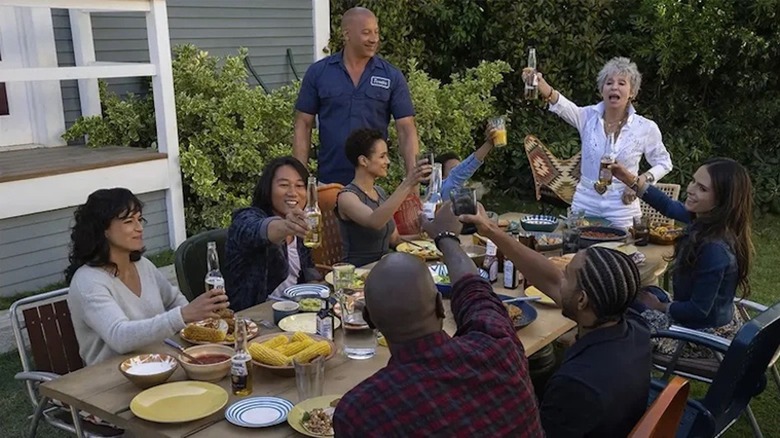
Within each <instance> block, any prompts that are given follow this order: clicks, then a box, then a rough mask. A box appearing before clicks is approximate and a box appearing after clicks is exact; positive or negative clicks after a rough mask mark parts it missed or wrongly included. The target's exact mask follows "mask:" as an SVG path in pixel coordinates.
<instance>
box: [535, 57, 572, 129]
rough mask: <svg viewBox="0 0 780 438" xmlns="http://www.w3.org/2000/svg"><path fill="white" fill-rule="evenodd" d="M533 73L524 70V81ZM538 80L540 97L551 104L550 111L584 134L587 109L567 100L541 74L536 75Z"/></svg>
mask: <svg viewBox="0 0 780 438" xmlns="http://www.w3.org/2000/svg"><path fill="white" fill-rule="evenodd" d="M532 72H533V70H531V69H529V68H525V69H523V73H522V74H523V80H524V81H525V80H526V79H527V78H528V77H529V75H530V74H532ZM536 78H537V81H538V84H539V85H538V86H539V97H541V98H542V99H544V100H546V101H547V102H548V103H549V104H550V107H549V110H550V111H551V112H553V113H555V114H557V115H558V116H559V117H560V118H562V119H563V120H565V121H566V123H568V124H570V125H571V126H574V127H575V128H577V131H580V132H582V127H583V126H584V124H585V108H583V107H579V106H577V105H576V104H574V103H573V102H571V101H570V100H569V99H567V98H565V97H564V96H563V95H562V94H561V93H559V92H558V90H556V89H555V88H553V87H552V86H551V85H550V84H548V83H547V81H546V80H545V79H544V76H543V75H542V74H541V73H536Z"/></svg>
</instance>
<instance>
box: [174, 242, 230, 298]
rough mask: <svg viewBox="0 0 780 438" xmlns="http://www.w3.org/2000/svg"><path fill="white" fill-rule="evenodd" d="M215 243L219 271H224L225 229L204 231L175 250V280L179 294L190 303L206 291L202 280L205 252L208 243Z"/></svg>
mask: <svg viewBox="0 0 780 438" xmlns="http://www.w3.org/2000/svg"><path fill="white" fill-rule="evenodd" d="M212 241H214V242H217V254H218V255H219V260H220V269H224V263H225V241H227V229H225V228H220V229H216V230H209V231H204V232H203V233H200V234H196V235H194V236H192V237H190V238H189V239H187V240H185V241H184V242H182V244H181V245H179V247H178V248H176V261H175V267H176V279H177V280H178V282H179V289H180V290H181V293H182V294H184V296H185V297H187V299H188V300H190V301H192V300H193V299H195V297H197V296H198V295H200V294H202V293H203V292H205V290H206V284H205V283H204V279H205V278H206V272H207V270H208V264H207V262H206V252H207V246H208V242H212Z"/></svg>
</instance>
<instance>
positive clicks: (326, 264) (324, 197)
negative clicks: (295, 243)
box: [312, 183, 344, 274]
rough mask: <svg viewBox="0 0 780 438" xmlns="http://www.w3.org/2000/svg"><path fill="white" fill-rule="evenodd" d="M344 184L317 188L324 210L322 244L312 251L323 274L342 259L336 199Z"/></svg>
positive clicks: (318, 198) (318, 200) (319, 200)
mask: <svg viewBox="0 0 780 438" xmlns="http://www.w3.org/2000/svg"><path fill="white" fill-rule="evenodd" d="M343 188H344V186H342V185H341V184H336V183H334V184H325V185H322V186H320V187H318V188H317V202H318V203H319V206H320V210H321V211H322V244H321V245H320V247H319V248H315V249H314V250H313V251H312V258H313V259H314V265H315V266H316V267H317V269H319V270H320V272H322V273H323V274H325V273H327V272H328V271H330V270H331V269H332V268H331V267H332V266H333V265H334V264H336V263H338V262H340V261H341V260H342V249H343V248H342V243H341V232H340V231H339V220H338V218H337V217H336V211H335V208H336V199H337V198H338V195H339V192H341V189H343Z"/></svg>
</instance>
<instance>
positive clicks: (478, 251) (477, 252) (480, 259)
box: [461, 245, 487, 266]
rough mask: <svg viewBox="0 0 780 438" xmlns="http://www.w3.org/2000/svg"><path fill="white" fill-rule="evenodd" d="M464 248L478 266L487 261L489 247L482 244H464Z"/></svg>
mask: <svg viewBox="0 0 780 438" xmlns="http://www.w3.org/2000/svg"><path fill="white" fill-rule="evenodd" d="M461 248H463V251H464V252H465V253H466V255H467V256H469V258H471V260H474V264H475V265H477V266H482V263H484V262H485V253H486V252H487V248H485V247H484V246H481V245H463V246H461Z"/></svg>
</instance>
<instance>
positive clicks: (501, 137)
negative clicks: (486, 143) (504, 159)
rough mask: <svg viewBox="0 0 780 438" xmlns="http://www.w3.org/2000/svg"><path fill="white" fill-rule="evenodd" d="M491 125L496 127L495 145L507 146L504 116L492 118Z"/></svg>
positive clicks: (494, 133)
mask: <svg viewBox="0 0 780 438" xmlns="http://www.w3.org/2000/svg"><path fill="white" fill-rule="evenodd" d="M490 126H492V127H493V129H495V131H494V132H493V146H497V147H504V146H506V120H505V119H504V116H500V117H494V118H492V119H490Z"/></svg>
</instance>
